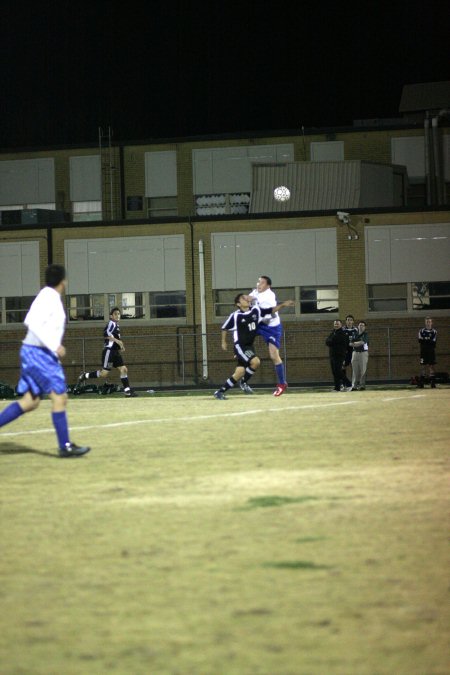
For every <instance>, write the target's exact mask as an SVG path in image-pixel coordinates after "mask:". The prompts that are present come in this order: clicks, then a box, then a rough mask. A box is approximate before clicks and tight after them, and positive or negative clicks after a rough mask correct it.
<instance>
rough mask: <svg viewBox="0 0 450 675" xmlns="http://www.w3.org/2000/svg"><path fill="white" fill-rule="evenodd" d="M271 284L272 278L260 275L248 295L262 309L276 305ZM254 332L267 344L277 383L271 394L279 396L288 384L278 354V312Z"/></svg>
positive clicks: (279, 326)
mask: <svg viewBox="0 0 450 675" xmlns="http://www.w3.org/2000/svg"><path fill="white" fill-rule="evenodd" d="M271 286H272V280H271V279H270V277H267V276H265V275H262V276H260V277H259V279H258V282H257V284H256V288H254V289H253V291H252V292H251V293H250V297H251V298H253V300H254V302H256V303H257V304H258V305H259V306H260V307H261V308H262V309H267V308H268V307H276V305H277V298H276V296H275V293H274V292H273V290H272V288H271ZM256 334H257V335H260V336H261V337H262V339H263V340H264V342H265V343H266V344H267V346H268V348H269V356H270V358H271V359H272V363H273V365H274V367H275V372H276V375H277V380H278V384H277V386H276V388H275V391H274V392H273V395H274V396H281V395H282V394H283V393H284V392H285V391H286V389H287V386H288V385H287V382H286V374H285V370H284V364H283V361H282V358H281V356H280V346H281V336H282V335H283V327H282V325H281V320H280V317H279V315H278V312H275V313H274V315H273V316H272V317H271V318H269V319H266V320H265V321H263V322H262V323H260V324H259V326H258V330H257V332H256ZM241 386H242V385H241Z"/></svg>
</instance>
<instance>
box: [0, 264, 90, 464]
mask: <svg viewBox="0 0 450 675" xmlns="http://www.w3.org/2000/svg"><path fill="white" fill-rule="evenodd" d="M65 288H66V271H65V269H64V267H63V266H62V265H49V266H48V267H47V269H46V270H45V288H43V289H42V290H41V291H40V292H39V293H38V295H37V296H36V298H35V299H34V300H33V302H32V304H31V307H30V309H29V311H28V313H27V315H26V317H25V321H24V324H25V326H26V327H27V328H28V331H27V334H26V336H25V338H24V340H23V343H22V347H21V349H20V379H19V384H18V385H17V392H18V393H19V394H21V395H22V398H21V399H20V401H14V403H11V404H10V405H9V406H8V407H7V408H5V409H4V410H3V411H2V412H1V413H0V427H3V426H5V424H8V423H9V422H12V421H13V420H15V419H17V418H18V417H20V415H23V414H24V413H27V412H31V411H32V410H35V409H36V408H37V407H38V405H39V403H40V402H41V398H42V396H44V395H45V394H46V395H48V396H49V397H50V399H51V402H52V422H53V426H54V427H55V431H56V436H57V439H58V445H59V456H60V457H79V456H81V455H85V454H86V453H87V452H89V450H90V448H89V447H86V446H83V447H81V446H78V445H76V444H75V443H72V442H71V441H70V438H69V428H68V422H67V414H66V405H67V393H66V391H67V384H66V379H65V375H64V370H63V367H62V365H61V361H60V359H62V358H64V356H65V354H66V349H65V347H64V346H63V344H62V339H63V336H64V328H65V325H66V313H65V311H64V306H63V303H62V301H61V296H62V294H63V293H64V291H65Z"/></svg>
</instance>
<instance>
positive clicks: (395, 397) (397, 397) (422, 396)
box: [381, 394, 425, 401]
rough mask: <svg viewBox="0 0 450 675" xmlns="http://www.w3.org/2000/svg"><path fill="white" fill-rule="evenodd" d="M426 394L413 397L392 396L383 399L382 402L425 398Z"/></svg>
mask: <svg viewBox="0 0 450 675" xmlns="http://www.w3.org/2000/svg"><path fill="white" fill-rule="evenodd" d="M424 396H425V394H413V395H412V396H392V398H382V399H381V400H382V401H398V400H399V399H401V398H424Z"/></svg>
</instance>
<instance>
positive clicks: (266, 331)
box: [256, 323, 283, 349]
mask: <svg viewBox="0 0 450 675" xmlns="http://www.w3.org/2000/svg"><path fill="white" fill-rule="evenodd" d="M256 335H260V336H261V337H262V339H263V340H264V342H266V343H267V344H268V345H269V344H272V345H275V347H276V348H277V349H280V347H281V336H282V335H283V327H282V325H281V323H279V324H278V326H268V325H267V324H265V323H260V324H259V326H258V328H257V330H256Z"/></svg>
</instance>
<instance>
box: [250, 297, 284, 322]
mask: <svg viewBox="0 0 450 675" xmlns="http://www.w3.org/2000/svg"><path fill="white" fill-rule="evenodd" d="M250 297H251V298H254V299H255V300H256V303H257V304H258V305H259V306H260V307H261V309H268V308H270V307H276V306H277V304H278V302H277V298H276V295H275V293H274V292H273V291H272V289H271V288H266V290H265V291H263V292H262V293H260V292H259V291H258V289H256V288H254V289H253V291H252V292H251V293H250ZM263 322H264V323H265V324H267V325H268V326H279V325H280V323H281V321H280V317H279V314H278V312H276V313H275V314H272V315H271V317H270V318H266V319H263Z"/></svg>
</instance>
